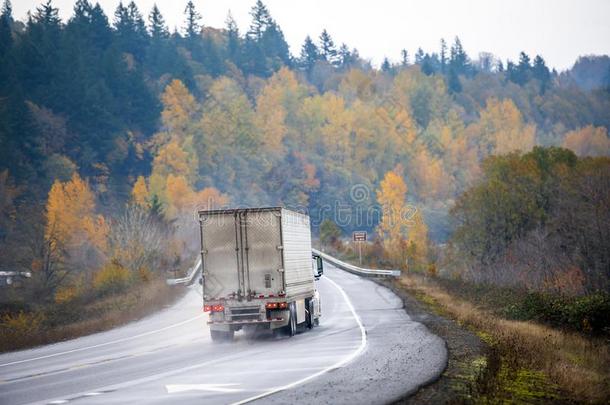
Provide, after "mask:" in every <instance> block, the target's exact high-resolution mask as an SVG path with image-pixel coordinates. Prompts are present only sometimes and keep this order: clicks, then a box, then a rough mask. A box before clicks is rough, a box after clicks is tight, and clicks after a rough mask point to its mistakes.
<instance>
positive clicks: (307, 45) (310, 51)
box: [299, 35, 320, 73]
mask: <svg viewBox="0 0 610 405" xmlns="http://www.w3.org/2000/svg"><path fill="white" fill-rule="evenodd" d="M319 55H320V54H319V52H318V47H317V46H316V44H314V43H313V41H312V40H311V37H310V36H309V35H308V36H307V37H306V38H305V42H304V43H303V46H302V47H301V57H300V58H299V62H300V65H301V67H302V68H303V69H304V70H305V71H306V72H308V73H309V72H311V70H312V69H313V67H314V66H315V64H316V62H317V61H318V60H319V58H320V56H319Z"/></svg>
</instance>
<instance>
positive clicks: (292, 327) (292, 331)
mask: <svg viewBox="0 0 610 405" xmlns="http://www.w3.org/2000/svg"><path fill="white" fill-rule="evenodd" d="M286 327H287V330H286V332H287V334H288V336H290V337H292V336H294V335H296V334H297V308H296V304H295V303H294V302H291V303H290V319H289V320H288V325H287V326H286Z"/></svg>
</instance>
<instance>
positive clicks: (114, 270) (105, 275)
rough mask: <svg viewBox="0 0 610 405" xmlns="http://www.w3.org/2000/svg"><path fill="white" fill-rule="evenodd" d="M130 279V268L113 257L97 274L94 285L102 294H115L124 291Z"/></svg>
mask: <svg viewBox="0 0 610 405" xmlns="http://www.w3.org/2000/svg"><path fill="white" fill-rule="evenodd" d="M130 281H131V276H130V274H129V270H127V269H126V268H125V267H123V266H122V265H121V263H119V262H118V261H117V260H114V259H113V260H112V261H110V263H107V264H106V265H105V266H104V267H103V268H102V269H101V270H100V271H98V272H97V273H96V274H95V277H94V278H93V287H94V288H95V289H96V290H97V291H99V292H100V293H101V294H115V293H118V292H121V291H124V290H125V289H126V288H127V287H128V286H129V283H130Z"/></svg>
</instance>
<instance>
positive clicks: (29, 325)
mask: <svg viewBox="0 0 610 405" xmlns="http://www.w3.org/2000/svg"><path fill="white" fill-rule="evenodd" d="M44 320H45V318H44V315H43V314H41V313H39V312H29V313H27V312H23V311H20V312H17V313H15V314H6V315H4V316H2V318H0V340H1V341H3V342H11V341H13V342H15V341H20V340H21V339H27V338H29V337H31V336H34V335H36V334H37V333H38V332H39V331H40V330H41V329H42V324H43V322H44Z"/></svg>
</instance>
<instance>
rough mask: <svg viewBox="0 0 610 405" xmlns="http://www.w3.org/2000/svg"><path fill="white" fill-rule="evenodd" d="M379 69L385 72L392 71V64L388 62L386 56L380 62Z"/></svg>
mask: <svg viewBox="0 0 610 405" xmlns="http://www.w3.org/2000/svg"><path fill="white" fill-rule="evenodd" d="M381 71H382V72H385V73H391V72H392V65H391V64H390V60H389V59H388V58H387V57H385V58H383V62H382V63H381Z"/></svg>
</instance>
